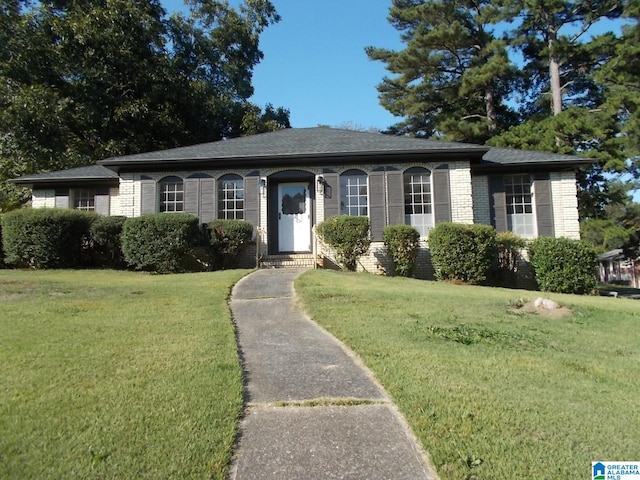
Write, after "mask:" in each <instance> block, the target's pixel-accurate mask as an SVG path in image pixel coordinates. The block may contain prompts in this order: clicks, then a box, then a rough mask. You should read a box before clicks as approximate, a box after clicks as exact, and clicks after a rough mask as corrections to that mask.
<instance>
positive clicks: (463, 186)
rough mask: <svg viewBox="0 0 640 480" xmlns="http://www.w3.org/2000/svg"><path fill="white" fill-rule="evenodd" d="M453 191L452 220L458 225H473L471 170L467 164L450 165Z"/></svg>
mask: <svg viewBox="0 0 640 480" xmlns="http://www.w3.org/2000/svg"><path fill="white" fill-rule="evenodd" d="M449 184H450V190H451V220H452V221H453V222H457V223H473V197H472V192H471V170H470V168H469V164H468V163H467V162H455V163H450V164H449Z"/></svg>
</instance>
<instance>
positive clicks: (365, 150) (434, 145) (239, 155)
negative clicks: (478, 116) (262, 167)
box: [100, 127, 487, 165]
mask: <svg viewBox="0 0 640 480" xmlns="http://www.w3.org/2000/svg"><path fill="white" fill-rule="evenodd" d="M486 151H487V147H482V146H480V145H473V144H468V143H455V142H442V141H438V140H424V139H416V138H409V137H398V136H391V135H382V134H378V133H367V132H356V131H352V130H340V129H333V128H325V127H315V128H289V129H285V130H278V131H276V132H269V133H262V134H258V135H251V136H248V137H240V138H234V139H231V140H222V141H219V142H212V143H203V144H200V145H192V146H189V147H181V148H172V149H169V150H160V151H157V152H149V153H140V154H137V155H128V156H125V157H114V158H108V159H106V160H103V161H101V162H100V163H101V164H103V165H135V164H147V163H158V162H179V161H186V160H214V159H215V160H233V159H236V160H237V159H260V158H263V159H267V158H274V159H275V158H285V157H298V158H303V157H332V156H333V157H344V156H348V155H354V156H356V155H357V156H364V155H371V154H377V155H385V154H401V153H422V152H424V153H428V152H431V153H438V152H448V153H457V152H459V153H463V152H464V153H467V154H475V155H478V156H479V155H481V154H482V153H484V152H486Z"/></svg>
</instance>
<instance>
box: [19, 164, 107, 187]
mask: <svg viewBox="0 0 640 480" xmlns="http://www.w3.org/2000/svg"><path fill="white" fill-rule="evenodd" d="M118 178H119V177H118V174H117V173H116V172H114V171H113V170H110V169H108V168H107V167H103V166H102V165H91V166H88V167H79V168H71V169H69V170H58V171H55V172H46V173H38V174H35V175H29V176H26V177H20V178H16V179H14V180H10V181H11V182H12V183H16V184H18V185H28V184H32V183H40V184H42V183H64V182H68V181H69V180H80V181H87V182H101V181H105V182H108V181H117V180H118Z"/></svg>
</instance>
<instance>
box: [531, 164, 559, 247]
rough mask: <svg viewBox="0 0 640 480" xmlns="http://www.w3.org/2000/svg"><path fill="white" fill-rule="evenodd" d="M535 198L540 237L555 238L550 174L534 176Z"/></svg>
mask: <svg viewBox="0 0 640 480" xmlns="http://www.w3.org/2000/svg"><path fill="white" fill-rule="evenodd" d="M533 192H534V193H533V196H534V200H535V204H536V219H537V222H538V236H539V237H553V236H554V235H555V229H554V225H553V200H552V198H551V179H550V175H549V173H538V174H536V175H535V176H534V183H533Z"/></svg>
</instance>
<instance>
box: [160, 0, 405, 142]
mask: <svg viewBox="0 0 640 480" xmlns="http://www.w3.org/2000/svg"><path fill="white" fill-rule="evenodd" d="M162 3H163V5H164V6H165V8H166V9H167V11H168V12H172V11H175V10H179V9H181V8H182V7H183V3H182V0H162ZM229 3H230V4H231V5H237V4H238V3H239V2H237V1H233V0H232V1H230V2H229ZM272 3H273V5H274V6H275V8H276V11H277V12H278V13H279V14H280V16H281V17H282V19H281V20H280V22H279V23H276V24H275V25H271V26H270V27H268V28H267V29H266V30H265V31H264V32H263V33H262V35H261V36H260V49H261V50H262V52H263V53H264V58H263V60H262V62H261V63H260V64H259V65H258V66H257V67H256V68H255V70H254V76H253V87H254V96H253V97H252V98H251V101H252V102H253V103H256V104H258V105H260V106H262V107H264V106H265V105H266V104H267V103H271V104H272V105H273V106H274V107H284V108H288V109H289V110H290V112H291V116H290V120H291V125H292V126H293V127H296V128H301V127H316V126H318V125H329V126H332V127H339V126H345V125H350V126H353V127H358V128H364V129H369V128H377V129H379V130H383V129H385V128H387V127H389V126H391V125H393V124H394V123H397V122H398V121H399V120H400V119H399V118H396V117H394V116H393V115H391V114H390V113H389V112H387V111H386V110H385V109H384V108H382V107H381V106H380V104H379V101H378V91H377V90H376V86H377V85H378V84H379V83H380V82H381V81H382V79H383V77H384V76H385V73H386V70H385V69H384V65H383V64H382V63H381V62H372V61H370V60H369V59H368V57H367V55H366V54H365V51H364V49H365V47H367V46H374V47H384V48H391V49H401V48H402V43H401V42H400V33H399V32H398V31H397V30H395V29H394V28H393V27H392V26H391V25H390V24H389V22H388V20H387V16H388V13H389V6H390V5H391V1H390V0H272Z"/></svg>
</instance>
